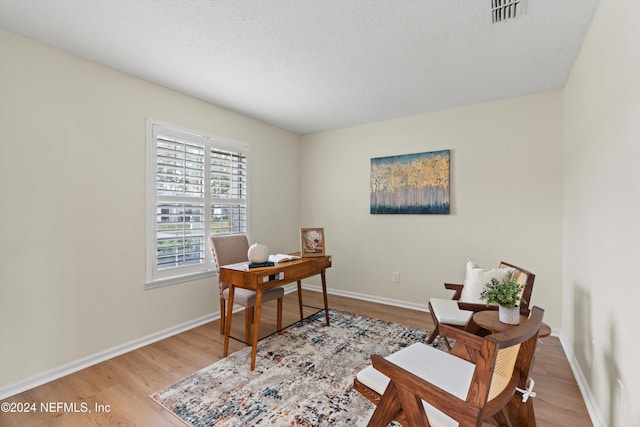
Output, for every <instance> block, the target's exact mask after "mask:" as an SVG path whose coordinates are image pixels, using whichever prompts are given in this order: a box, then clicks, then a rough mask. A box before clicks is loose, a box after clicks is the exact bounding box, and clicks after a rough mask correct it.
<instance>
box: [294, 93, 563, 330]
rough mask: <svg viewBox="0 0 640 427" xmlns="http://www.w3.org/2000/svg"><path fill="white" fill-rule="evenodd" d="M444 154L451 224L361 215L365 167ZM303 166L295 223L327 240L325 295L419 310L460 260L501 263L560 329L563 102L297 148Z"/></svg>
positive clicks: (420, 122)
mask: <svg viewBox="0 0 640 427" xmlns="http://www.w3.org/2000/svg"><path fill="white" fill-rule="evenodd" d="M443 149H450V150H451V197H452V201H451V209H452V210H451V214H450V215H371V214H369V169H370V159H371V158H372V157H382V156H389V155H396V154H408V153H417V152H425V151H434V150H443ZM301 159H302V160H301V165H302V169H303V173H302V176H301V178H302V188H303V189H304V191H303V193H302V197H301V202H302V209H301V216H302V223H303V225H304V226H309V227H324V228H325V235H326V240H327V250H328V251H329V252H330V253H331V254H332V255H333V256H334V263H333V267H332V269H331V270H330V271H329V273H328V280H329V286H330V287H332V288H337V289H339V290H341V291H345V292H352V293H357V294H365V295H373V296H376V297H380V298H387V299H395V300H398V301H399V303H401V304H408V305H417V306H422V307H425V306H426V303H427V300H428V298H429V297H432V296H445V295H448V294H447V293H445V290H444V288H443V286H442V283H443V282H444V281H454V282H456V281H457V282H458V283H460V281H462V280H463V278H464V271H465V270H464V266H465V263H466V260H467V259H468V258H470V259H473V260H476V261H477V262H478V263H480V264H481V265H483V266H497V265H498V263H499V262H500V261H501V260H504V261H510V262H512V263H514V264H517V265H521V266H523V267H526V268H528V269H530V270H531V271H532V272H534V273H536V275H537V278H536V283H535V288H534V292H533V301H532V303H533V304H537V305H539V306H541V307H544V308H545V309H546V313H545V320H546V321H547V322H548V323H549V324H550V325H551V326H552V327H555V328H559V327H560V319H561V312H562V293H561V279H562V275H561V254H562V237H561V236H562V94H561V92H560V91H554V92H547V93H541V94H537V95H531V96H524V97H519V98H512V99H508V100H503V101H497V102H491V103H487V104H482V105H474V106H469V107H464V108H458V109H453V110H448V111H442V112H436V113H431V114H425V115H419V116H413V117H405V118H401V119H397V120H390V121H384V122H379V123H372V124H367V125H363V126H357V127H352V128H348V129H343V130H338V131H333V132H325V133H318V134H314V135H309V136H304V137H303V138H302V148H301ZM392 271H398V272H399V273H400V282H399V283H392Z"/></svg>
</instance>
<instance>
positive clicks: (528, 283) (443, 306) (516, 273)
mask: <svg viewBox="0 0 640 427" xmlns="http://www.w3.org/2000/svg"><path fill="white" fill-rule="evenodd" d="M511 277H513V278H515V279H516V281H517V282H518V283H520V284H521V285H523V286H524V287H523V289H522V298H523V301H522V302H521V303H520V305H519V307H520V314H521V315H523V316H528V315H529V304H530V302H531V293H532V292H533V283H534V280H535V277H536V276H535V274H533V273H531V272H529V271H527V270H525V269H523V268H521V267H518V266H515V265H513V264H509V263H507V262H504V261H503V262H501V263H500V266H499V267H498V268H496V269H489V268H482V267H480V266H478V265H477V264H476V263H475V262H473V261H468V262H467V267H466V275H465V279H464V284H454V283H445V284H444V287H445V288H446V289H449V290H453V291H454V294H453V296H452V297H451V299H446V298H430V299H429V313H430V314H431V318H432V319H433V324H434V328H433V331H432V332H431V335H430V336H429V339H428V340H427V342H428V343H429V344H431V343H432V342H433V340H434V339H435V338H436V337H437V336H438V335H442V334H441V331H440V325H449V326H453V327H455V328H458V329H465V330H467V331H469V332H474V333H476V332H478V327H477V326H475V325H473V323H472V322H471V318H472V316H473V313H475V312H477V311H484V310H497V309H498V306H497V305H493V304H491V305H487V303H486V301H482V300H480V293H481V292H482V289H483V288H484V285H485V284H487V283H489V282H490V281H491V279H492V278H495V279H498V280H499V281H503V280H505V279H507V280H508V279H510V278H511ZM442 336H443V338H444V341H445V344H446V346H447V348H448V349H449V350H451V344H450V343H449V340H448V339H447V337H446V336H445V335H442Z"/></svg>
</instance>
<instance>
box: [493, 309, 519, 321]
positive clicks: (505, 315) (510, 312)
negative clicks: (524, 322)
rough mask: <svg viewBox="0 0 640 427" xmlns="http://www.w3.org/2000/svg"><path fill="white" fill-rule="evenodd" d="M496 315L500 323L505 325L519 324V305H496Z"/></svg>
mask: <svg viewBox="0 0 640 427" xmlns="http://www.w3.org/2000/svg"><path fill="white" fill-rule="evenodd" d="M498 316H499V319H500V321H501V322H502V323H506V324H507V325H519V324H520V307H518V306H515V307H513V308H508V307H503V306H501V305H500V306H498Z"/></svg>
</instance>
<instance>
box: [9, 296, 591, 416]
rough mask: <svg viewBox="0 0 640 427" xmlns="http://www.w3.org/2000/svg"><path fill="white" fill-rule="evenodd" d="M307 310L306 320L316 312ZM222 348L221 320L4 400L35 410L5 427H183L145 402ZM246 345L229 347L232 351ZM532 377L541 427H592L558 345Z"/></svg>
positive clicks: (293, 310) (539, 354) (264, 327)
mask: <svg viewBox="0 0 640 427" xmlns="http://www.w3.org/2000/svg"><path fill="white" fill-rule="evenodd" d="M303 296H304V303H305V304H308V305H312V306H317V307H320V306H322V296H321V294H319V293H317V292H311V291H306V290H305V291H303ZM329 306H330V307H331V308H335V309H338V310H346V311H350V312H354V313H358V314H362V315H366V316H370V317H375V318H379V319H385V320H389V321H392V322H397V323H403V324H406V325H410V326H415V327H421V328H425V329H428V330H430V329H431V328H432V327H433V324H432V322H431V319H430V316H429V315H428V313H424V312H420V311H415V310H409V309H403V308H398V307H391V306H386V305H382V304H377V303H372V302H367V301H360V300H355V299H351V298H345V297H340V296H333V295H329ZM305 311H306V312H307V313H305V315H306V314H311V313H312V312H314V311H316V310H314V309H312V308H305ZM298 318H299V314H298V306H297V294H296V293H295V292H294V293H291V294H288V295H287V296H286V297H285V302H284V313H283V324H284V325H288V324H292V323H294V322H295V321H297V320H298ZM232 326H233V332H232V335H234V336H236V337H243V336H244V331H243V327H244V312H239V313H237V314H235V315H234V321H233V323H232ZM274 329H275V302H270V303H268V304H265V306H264V307H263V317H262V323H261V335H267V334H269V333H271V332H273V331H274ZM222 344H223V336H222V335H220V324H219V321H214V322H211V323H208V324H206V325H203V326H200V327H197V328H194V329H192V330H189V331H187V332H184V333H181V334H179V335H175V336H173V337H170V338H167V339H165V340H162V341H159V342H157V343H154V344H151V345H148V346H146V347H143V348H140V349H138V350H135V351H132V352H130V353H127V354H124V355H122V356H119V357H116V358H113V359H111V360H108V361H106V362H103V363H100V364H98V365H95V366H92V367H89V368H87V369H84V370H82V371H79V372H76V373H74V374H71V375H68V376H66V377H63V378H60V379H58V380H56V381H52V382H50V383H48V384H44V385H42V386H40V387H36V388H34V389H31V390H28V391H26V392H24V393H21V394H18V395H16V396H13V397H10V398H8V399H6V400H4V401H2V403H5V402H9V403H10V404H11V403H15V404H16V405H18V404H20V405H25V404H26V405H35V408H34V409H35V411H32V412H28V413H7V412H4V411H0V426H6V427H13V426H20V427H23V426H30V427H31V426H33V427H37V426H65V427H67V426H83V427H84V426H154V427H156V426H184V424H183V423H182V422H181V421H180V420H178V419H177V418H176V417H174V416H173V415H172V414H171V413H169V412H168V411H166V410H164V409H163V408H161V407H160V405H158V404H157V403H155V402H154V401H152V400H151V399H150V398H149V397H148V395H149V394H151V393H153V392H154V391H156V390H159V389H160V388H162V387H165V386H167V385H169V384H172V383H173V382H175V381H177V380H179V379H181V378H183V377H185V376H187V375H189V374H191V373H193V372H195V371H196V370H199V369H201V368H204V367H206V366H208V365H210V364H212V363H214V362H216V361H218V360H220V359H221V358H222ZM243 346H244V344H242V343H240V342H237V341H234V340H231V341H230V344H229V352H234V351H237V350H239V349H241V348H242V347H243ZM532 377H533V378H534V379H535V391H536V393H537V397H535V398H534V405H535V411H536V420H537V425H538V426H539V427H546V426H549V427H554V426H557V427H567V426H581V427H582V426H592V425H593V424H592V423H591V420H590V418H589V415H588V412H587V409H586V407H585V404H584V401H583V399H582V396H581V394H580V391H579V388H578V385H577V384H576V381H575V379H574V377H573V373H572V372H571V368H570V366H569V363H568V362H567V359H566V356H565V354H564V351H563V349H562V346H561V344H560V340H559V339H558V338H556V337H547V338H544V339H543V341H542V343H541V344H539V345H538V349H537V351H536V361H535V366H534V369H533V374H532ZM59 404H67V408H64V407H59V406H57V405H59ZM43 405H44V408H48V411H47V410H43ZM74 405H75V412H73V411H72V410H73V409H74ZM31 408H33V406H31ZM85 410H86V412H84V411H85ZM89 411H90V412H89Z"/></svg>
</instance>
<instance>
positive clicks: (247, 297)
mask: <svg viewBox="0 0 640 427" xmlns="http://www.w3.org/2000/svg"><path fill="white" fill-rule="evenodd" d="M210 240H211V249H212V251H213V259H214V261H215V263H216V270H217V271H218V272H219V271H220V266H223V265H228V264H235V263H238V262H243V261H248V256H247V252H248V251H249V241H248V240H247V236H246V235H244V234H232V235H224V236H211V238H210ZM218 283H219V285H220V333H221V334H223V333H224V328H225V325H226V322H227V319H226V315H227V305H226V301H227V300H228V299H229V285H228V284H227V283H223V282H220V281H218ZM283 297H284V289H283V288H282V287H277V288H273V289H269V290H268V291H266V292H265V293H264V294H263V296H262V302H263V303H264V302H267V301H271V300H274V299H277V300H278V308H277V310H278V314H277V327H278V330H280V329H282V298H283ZM233 302H234V304H238V305H241V306H243V307H245V313H246V314H245V343H247V344H248V343H249V342H250V337H251V322H252V320H253V308H254V307H255V305H256V293H255V292H254V291H252V290H249V289H242V288H236V290H235V292H234V297H233Z"/></svg>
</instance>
